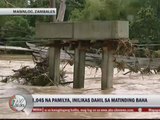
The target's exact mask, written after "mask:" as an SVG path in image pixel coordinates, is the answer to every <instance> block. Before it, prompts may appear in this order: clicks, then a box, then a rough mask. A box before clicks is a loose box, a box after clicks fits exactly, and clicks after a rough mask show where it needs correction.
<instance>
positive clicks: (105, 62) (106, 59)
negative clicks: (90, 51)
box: [101, 46, 114, 90]
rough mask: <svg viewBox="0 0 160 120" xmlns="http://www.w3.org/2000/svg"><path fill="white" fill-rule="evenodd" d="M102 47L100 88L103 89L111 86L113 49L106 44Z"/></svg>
mask: <svg viewBox="0 0 160 120" xmlns="http://www.w3.org/2000/svg"><path fill="white" fill-rule="evenodd" d="M102 49H103V51H102V64H101V65H102V66H101V68H102V77H101V89H102V90H105V89H109V88H112V86H113V72H114V71H113V50H112V49H111V48H109V47H107V46H104V47H103V48H102Z"/></svg>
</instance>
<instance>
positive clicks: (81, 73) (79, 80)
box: [73, 41, 86, 88]
mask: <svg viewBox="0 0 160 120" xmlns="http://www.w3.org/2000/svg"><path fill="white" fill-rule="evenodd" d="M85 53H86V51H85V47H84V45H83V42H82V41H79V42H78V47H76V48H75V57H74V76H73V88H84V79H85Z"/></svg>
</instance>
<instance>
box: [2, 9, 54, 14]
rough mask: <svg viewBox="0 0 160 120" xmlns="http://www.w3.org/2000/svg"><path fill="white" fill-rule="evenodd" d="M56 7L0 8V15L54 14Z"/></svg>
mask: <svg viewBox="0 0 160 120" xmlns="http://www.w3.org/2000/svg"><path fill="white" fill-rule="evenodd" d="M56 13H57V9H56V8H0V15H56Z"/></svg>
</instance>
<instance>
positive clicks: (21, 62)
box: [0, 56, 160, 119]
mask: <svg viewBox="0 0 160 120" xmlns="http://www.w3.org/2000/svg"><path fill="white" fill-rule="evenodd" d="M3 58H4V57H2V56H0V76H1V75H3V76H7V75H11V74H13V72H12V69H19V68H20V67H22V66H25V65H28V66H31V67H33V66H34V64H33V62H32V60H31V59H27V58H26V57H18V58H21V59H15V58H14V59H9V58H11V57H9V58H7V59H6V58H5V59H3ZM61 66H62V65H61ZM65 70H66V71H67V80H70V81H72V80H73V66H67V68H66V69H65ZM126 71H127V70H126ZM100 77H101V72H100V70H98V71H97V73H96V70H95V69H93V68H92V69H90V68H87V67H86V75H85V88H84V89H72V84H70V85H68V86H58V87H55V86H51V87H35V86H25V85H18V84H17V83H16V82H10V83H0V118H41V119H43V118H160V113H158V112H157V113H153V112H152V113H150V112H147V113H138V112H135V113H126V112H93V113H92V112H82V113H81V112H72V113H68V112H55V113H54V112H51V113H49V112H47V113H31V114H30V115H29V116H27V115H26V114H25V113H21V112H13V111H12V110H11V109H10V108H9V105H8V99H9V97H10V95H11V93H10V92H7V91H8V90H9V89H14V90H15V91H16V90H22V91H23V90H25V89H26V90H28V91H29V92H30V93H32V94H83V95H87V94H104V95H159V94H160V75H144V76H142V75H140V74H134V73H132V74H128V75H123V72H120V73H117V70H116V69H114V86H113V89H111V90H103V91H102V90H101V89H100V86H101V81H100ZM15 91H14V92H15Z"/></svg>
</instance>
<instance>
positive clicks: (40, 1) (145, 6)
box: [0, 0, 160, 46]
mask: <svg viewBox="0 0 160 120" xmlns="http://www.w3.org/2000/svg"><path fill="white" fill-rule="evenodd" d="M66 4H67V9H66V14H65V19H64V20H65V21H80V20H81V21H86V20H87V21H90V20H129V21H130V38H131V39H137V40H139V41H140V42H141V43H157V42H159V38H160V35H159V34H160V1H159V0H67V1H66ZM49 6H50V1H49V0H14V1H13V0H1V1H0V7H2V8H3V7H4V8H5V7H46V8H48V7H49ZM57 8H59V1H58V0H57ZM38 21H46V22H49V17H48V16H0V28H1V31H0V37H1V39H2V38H4V39H6V40H7V43H8V44H9V45H21V46H23V45H24V41H29V40H33V39H34V28H35V23H36V22H38Z"/></svg>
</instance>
